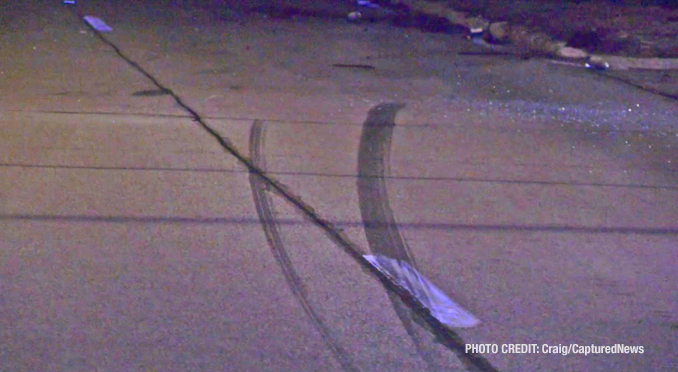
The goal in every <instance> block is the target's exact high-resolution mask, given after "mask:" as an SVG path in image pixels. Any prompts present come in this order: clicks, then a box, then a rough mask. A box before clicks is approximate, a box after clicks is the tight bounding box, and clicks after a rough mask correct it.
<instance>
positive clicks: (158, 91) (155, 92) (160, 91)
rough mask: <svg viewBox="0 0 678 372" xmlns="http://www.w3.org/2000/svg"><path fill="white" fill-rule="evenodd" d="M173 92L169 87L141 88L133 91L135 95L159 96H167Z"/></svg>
mask: <svg viewBox="0 0 678 372" xmlns="http://www.w3.org/2000/svg"><path fill="white" fill-rule="evenodd" d="M170 93H171V92H170V91H169V89H149V90H140V91H137V92H134V93H132V95H133V96H134V97H158V96H167V95H169V94H170Z"/></svg>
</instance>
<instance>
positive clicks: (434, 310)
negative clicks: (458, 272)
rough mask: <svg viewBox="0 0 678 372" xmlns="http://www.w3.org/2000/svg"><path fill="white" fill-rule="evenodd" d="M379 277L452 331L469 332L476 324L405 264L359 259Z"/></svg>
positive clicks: (375, 258) (372, 257)
mask: <svg viewBox="0 0 678 372" xmlns="http://www.w3.org/2000/svg"><path fill="white" fill-rule="evenodd" d="M363 257H364V258H365V259H366V260H367V261H368V262H369V263H370V264H372V266H374V267H375V268H376V269H377V270H379V271H380V272H381V273H382V274H384V275H386V276H387V277H389V278H390V279H392V280H393V281H394V282H395V283H396V284H397V285H398V286H400V287H402V288H403V289H405V290H406V291H408V292H409V293H410V294H411V295H412V296H414V298H416V299H417V300H418V301H419V302H420V303H421V304H422V305H424V306H425V307H426V308H427V309H428V310H429V311H430V312H431V316H433V317H434V318H436V319H438V320H439V321H440V322H441V323H443V324H445V325H447V326H450V327H454V328H470V327H474V326H476V325H478V323H480V321H479V320H478V319H477V318H476V317H474V316H473V315H471V313H469V312H468V311H466V310H464V309H463V308H462V307H461V306H459V305H457V304H456V303H455V302H454V301H452V300H451V299H450V298H449V297H448V296H447V295H446V294H445V293H443V291H441V290H440V289H438V287H436V286H435V285H434V284H433V283H431V282H430V281H429V280H428V279H426V278H425V277H424V276H423V275H421V274H420V273H419V272H417V270H415V269H414V268H413V267H411V266H410V265H408V264H407V263H406V262H403V261H399V260H395V259H392V258H388V257H385V256H378V255H364V256H363Z"/></svg>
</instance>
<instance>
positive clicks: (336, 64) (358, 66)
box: [332, 63, 376, 70]
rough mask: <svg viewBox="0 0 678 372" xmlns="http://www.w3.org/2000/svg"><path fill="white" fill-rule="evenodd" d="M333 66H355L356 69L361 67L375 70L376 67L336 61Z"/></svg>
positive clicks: (361, 68)
mask: <svg viewBox="0 0 678 372" xmlns="http://www.w3.org/2000/svg"><path fill="white" fill-rule="evenodd" d="M332 67H337V68H354V69H360V70H374V69H375V68H376V67H374V66H372V65H359V64H358V65H353V64H346V63H334V64H332Z"/></svg>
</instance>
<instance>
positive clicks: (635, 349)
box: [466, 344, 645, 355]
mask: <svg viewBox="0 0 678 372" xmlns="http://www.w3.org/2000/svg"><path fill="white" fill-rule="evenodd" d="M466 352H467V353H476V354H499V353H501V354H561V355H571V354H576V355H589V354H643V353H645V348H644V347H643V346H628V345H624V344H615V345H609V346H601V345H578V344H566V345H561V344H558V345H548V344H542V345H539V344H466Z"/></svg>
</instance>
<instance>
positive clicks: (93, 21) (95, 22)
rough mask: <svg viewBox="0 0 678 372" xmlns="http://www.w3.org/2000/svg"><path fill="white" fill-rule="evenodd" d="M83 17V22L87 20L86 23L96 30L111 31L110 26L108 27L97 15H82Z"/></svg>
mask: <svg viewBox="0 0 678 372" xmlns="http://www.w3.org/2000/svg"><path fill="white" fill-rule="evenodd" d="M83 19H84V20H85V22H87V24H88V25H90V26H92V28H94V29H95V30H97V31H100V32H111V31H113V29H112V28H110V27H109V26H108V25H107V24H106V23H104V21H102V20H101V19H99V18H97V17H92V16H84V17H83Z"/></svg>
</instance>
